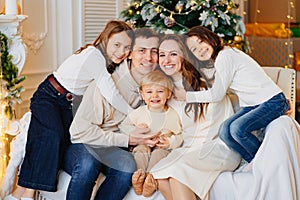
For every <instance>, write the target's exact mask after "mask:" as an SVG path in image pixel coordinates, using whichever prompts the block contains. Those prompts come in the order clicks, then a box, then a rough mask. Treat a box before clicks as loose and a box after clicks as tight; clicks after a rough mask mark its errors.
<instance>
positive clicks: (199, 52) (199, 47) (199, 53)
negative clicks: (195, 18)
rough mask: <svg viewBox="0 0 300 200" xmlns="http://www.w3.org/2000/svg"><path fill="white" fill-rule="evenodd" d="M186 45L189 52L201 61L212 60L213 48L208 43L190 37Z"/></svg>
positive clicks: (195, 37)
mask: <svg viewBox="0 0 300 200" xmlns="http://www.w3.org/2000/svg"><path fill="white" fill-rule="evenodd" d="M186 44H187V46H188V48H189V50H190V51H191V52H192V53H193V54H194V56H195V57H196V58H197V59H198V60H200V61H206V60H209V59H211V57H212V55H213V53H214V49H213V47H212V46H211V45H210V44H208V43H207V42H205V41H202V40H201V39H199V38H198V37H197V36H191V37H188V38H187V40H186Z"/></svg>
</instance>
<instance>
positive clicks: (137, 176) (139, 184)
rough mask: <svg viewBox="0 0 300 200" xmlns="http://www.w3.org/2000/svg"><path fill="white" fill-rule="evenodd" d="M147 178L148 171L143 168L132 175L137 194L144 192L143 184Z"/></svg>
mask: <svg viewBox="0 0 300 200" xmlns="http://www.w3.org/2000/svg"><path fill="white" fill-rule="evenodd" d="M145 178H146V173H145V172H144V170H142V169H138V170H137V171H135V172H134V173H133V175H132V178H131V182H132V186H133V189H134V191H135V193H136V194H137V195H141V194H142V193H143V185H144V181H145Z"/></svg>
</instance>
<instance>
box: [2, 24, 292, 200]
mask: <svg viewBox="0 0 300 200" xmlns="http://www.w3.org/2000/svg"><path fill="white" fill-rule="evenodd" d="M158 63H159V67H158ZM104 67H105V68H106V69H107V71H106V70H104ZM77 68H78V69H77ZM155 69H157V70H159V69H160V70H161V71H163V72H164V73H165V74H166V76H168V77H170V78H171V79H172V81H173V84H174V86H175V89H174V96H173V97H172V98H171V99H170V100H169V101H168V105H169V106H170V107H172V108H173V109H175V110H176V111H177V114H178V115H179V117H180V119H181V125H182V133H181V134H182V137H183V144H182V146H181V147H179V148H176V149H174V150H172V151H171V152H170V153H169V154H168V155H167V156H166V157H165V158H163V159H161V160H160V161H159V162H158V163H157V164H156V165H155V166H154V167H153V168H152V169H150V174H145V173H146V172H140V171H139V170H138V169H137V168H136V164H135V160H134V158H133V155H132V153H131V152H130V151H128V147H129V146H136V145H147V146H149V147H159V144H161V142H162V141H161V140H160V138H161V137H160V136H159V134H160V131H158V132H157V133H155V134H151V135H150V136H147V134H146V133H148V132H151V130H150V129H149V128H148V127H149V125H147V126H143V127H136V128H135V129H133V130H132V131H131V132H129V134H125V133H122V132H120V131H119V127H118V126H119V125H120V123H121V122H122V120H123V119H124V118H125V116H126V115H127V114H128V113H129V112H131V111H132V109H136V108H138V107H139V106H140V105H142V100H141V98H140V96H139V95H140V94H139V93H140V91H139V82H140V80H141V79H142V78H143V77H144V76H145V75H147V74H149V73H151V72H152V71H154V70H155ZM109 73H111V75H110V74H109ZM228 89H230V90H231V91H233V92H234V93H236V94H237V96H238V97H239V102H240V105H241V106H242V107H243V108H242V110H241V111H239V112H237V113H236V114H234V113H233V109H232V105H231V102H230V100H229V98H228V97H227V96H226V92H227V91H228ZM159 91H160V90H159ZM83 93H84V96H83V99H82V102H81V104H80V106H79V108H78V110H77V112H76V114H75V116H74V119H73V115H72V103H71V102H72V101H71V100H72V98H73V95H74V94H75V95H81V94H83ZM153 94H154V95H153V96H154V97H153V98H154V99H155V100H153V101H154V102H158V103H159V102H160V99H159V98H158V95H157V94H156V92H153ZM155 95H156V96H155ZM58 100H59V101H58ZM288 107H289V106H288V102H287V100H286V98H285V97H284V95H283V93H282V91H281V89H280V88H279V87H278V86H276V84H275V83H273V82H272V80H271V79H269V78H268V77H267V75H266V74H265V73H264V72H263V70H262V69H261V67H260V66H259V65H258V64H257V63H256V62H255V61H254V60H253V59H252V58H250V57H249V56H248V55H246V54H244V53H243V52H241V51H239V50H237V49H235V48H232V47H224V46H223V44H222V40H221V38H220V37H219V36H217V35H216V34H214V33H212V32H211V31H209V30H207V29H205V28H203V27H200V26H199V27H195V28H192V29H191V30H190V31H189V32H188V33H187V36H186V37H184V36H179V35H165V36H161V35H159V34H157V33H156V32H155V31H153V30H152V29H148V28H142V29H137V30H135V31H132V30H131V28H130V27H129V26H127V25H126V24H125V23H124V22H121V21H116V20H113V21H110V22H108V24H107V26H106V27H105V29H104V30H103V32H102V33H101V34H100V35H99V37H98V38H97V39H96V40H95V42H94V43H93V44H90V45H86V46H85V47H83V48H81V49H80V50H79V51H77V52H76V53H75V54H74V55H72V56H71V57H70V58H68V59H67V60H66V61H65V63H63V64H62V66H61V67H59V68H58V70H57V71H56V72H54V74H53V75H50V76H49V77H48V78H47V79H46V80H45V81H44V82H43V83H42V84H41V85H40V86H39V89H38V90H37V92H36V93H35V94H34V97H33V98H32V102H31V112H32V118H31V123H30V127H29V131H28V139H27V144H26V154H25V158H24V162H23V163H22V166H21V169H20V174H19V180H18V187H17V189H16V190H15V191H14V192H13V193H12V195H10V196H8V197H6V200H9V199H33V196H34V191H35V190H47V191H55V190H56V183H57V182H56V181H57V180H56V179H57V173H58V170H59V169H60V168H62V169H64V170H65V171H66V172H67V173H69V174H70V175H71V181H70V184H69V187H68V191H67V196H66V199H70V200H74V199H80V200H82V199H90V197H91V195H92V190H93V187H94V185H95V181H96V180H97V177H98V175H99V174H100V173H103V174H104V175H105V176H106V178H105V180H104V182H103V183H102V184H101V186H100V188H99V189H98V191H97V193H96V196H95V199H123V198H124V196H125V195H126V194H127V192H128V190H129V189H130V188H131V183H133V186H134V188H139V189H140V190H144V189H146V190H147V195H150V194H151V193H152V192H154V191H155V190H157V189H158V190H159V191H160V192H161V193H162V194H163V196H164V198H165V199H196V198H197V197H199V198H201V199H205V198H206V197H207V195H208V192H209V190H210V188H211V186H212V185H213V183H214V182H215V180H216V178H217V177H218V175H219V174H220V173H221V172H223V171H233V170H234V169H236V168H237V166H238V165H239V163H240V159H241V157H240V155H241V156H242V157H243V158H244V159H245V160H246V161H248V162H251V160H252V159H253V157H254V156H255V153H256V151H257V150H258V148H259V146H260V142H259V141H258V140H257V139H256V137H255V136H254V135H253V134H252V133H251V132H252V131H253V130H257V129H259V128H263V127H266V126H267V125H268V124H269V123H270V122H271V121H272V120H274V119H276V118H277V117H279V116H280V115H283V114H285V113H286V111H287V110H288ZM266 116H268V118H267V117H266ZM42 119H43V120H42ZM253 119H256V121H255V120H253ZM224 121H225V122H224ZM249 122H252V123H249ZM69 127H70V129H69ZM220 127H221V128H220ZM220 131H221V132H220ZM218 133H220V134H221V135H220V137H219V135H218ZM42 138H43V139H42ZM70 142H71V144H70ZM50 155H52V156H53V158H52V159H49V156H50ZM250 166H251V165H250ZM135 172H138V173H137V174H136V173H135ZM133 173H135V176H132V174H133ZM132 177H134V179H132ZM146 177H147V178H148V177H149V178H148V179H146ZM145 180H146V181H145ZM142 193H143V192H142Z"/></svg>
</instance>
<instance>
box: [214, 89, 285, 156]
mask: <svg viewBox="0 0 300 200" xmlns="http://www.w3.org/2000/svg"><path fill="white" fill-rule="evenodd" d="M288 109H289V105H288V102H287V100H286V98H285V96H284V94H283V93H279V94H277V95H275V96H273V97H272V98H271V99H269V100H268V101H266V102H264V103H262V104H260V105H257V106H250V107H244V108H242V109H241V110H239V111H238V112H236V113H235V114H234V115H233V116H232V117H230V118H228V119H227V120H225V121H224V122H223V123H222V124H221V126H220V129H219V137H220V138H221V140H223V141H224V142H225V143H226V144H227V145H228V146H229V147H231V148H232V149H234V150H235V151H237V152H238V153H240V154H241V156H242V158H243V159H245V160H246V161H247V162H251V160H252V159H253V158H254V156H255V154H256V152H257V150H258V148H259V147H260V144H261V142H260V141H259V140H258V139H257V137H256V136H255V135H253V134H252V131H255V130H259V129H261V128H265V127H266V126H267V125H268V124H269V123H270V122H271V121H273V120H274V119H276V118H278V117H279V116H281V115H284V114H285V112H286V111H287V110H288Z"/></svg>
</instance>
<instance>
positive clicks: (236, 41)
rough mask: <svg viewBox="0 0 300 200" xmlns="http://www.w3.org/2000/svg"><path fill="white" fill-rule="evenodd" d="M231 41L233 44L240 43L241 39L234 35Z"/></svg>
mask: <svg viewBox="0 0 300 200" xmlns="http://www.w3.org/2000/svg"><path fill="white" fill-rule="evenodd" d="M233 40H234V42H235V43H240V42H242V37H241V36H240V35H236V36H234V38H233Z"/></svg>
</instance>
